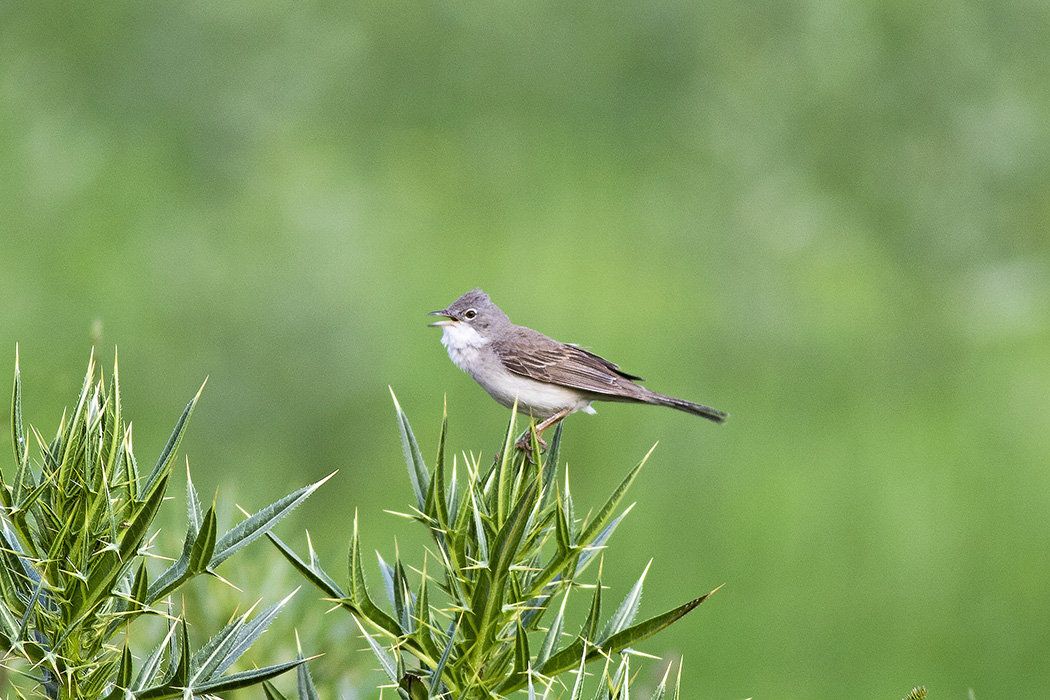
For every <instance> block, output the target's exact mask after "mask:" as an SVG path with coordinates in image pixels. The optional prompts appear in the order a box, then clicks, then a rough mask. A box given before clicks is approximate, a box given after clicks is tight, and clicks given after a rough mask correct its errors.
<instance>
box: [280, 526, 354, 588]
mask: <svg viewBox="0 0 1050 700" xmlns="http://www.w3.org/2000/svg"><path fill="white" fill-rule="evenodd" d="M266 537H268V538H269V540H270V542H272V543H273V545H274V546H275V547H277V551H279V552H280V553H281V554H283V555H284V558H285V559H287V560H288V562H289V563H290V564H291V565H292V566H293V567H294V568H295V570H296V571H298V572H299V573H300V574H302V575H303V577H305V578H306V580H307V581H309V582H310V583H312V584H313V585H314V586H316V587H317V588H319V589H320V590H321V592H322V593H324V594H325V595H326V596H327V597H329V598H332V599H333V600H339V599H342V598H346V592H345V591H343V589H342V587H340V585H339V584H338V583H336V581H335V579H333V578H332V577H331V576H329V575H328V574H327V573H326V572H325V571H324V569H322V568H321V566H320V565H319V564H317V563H316V562H311V563H310V564H307V563H306V562H304V561H303V560H302V559H300V558H299V555H297V554H296V553H295V552H293V551H292V549H291V547H289V546H288V545H286V544H285V543H284V542H282V541H281V540H280V539H278V537H277V535H275V534H273V533H272V532H267V533H266ZM312 552H313V548H312V547H311V553H312ZM311 559H312V557H311Z"/></svg>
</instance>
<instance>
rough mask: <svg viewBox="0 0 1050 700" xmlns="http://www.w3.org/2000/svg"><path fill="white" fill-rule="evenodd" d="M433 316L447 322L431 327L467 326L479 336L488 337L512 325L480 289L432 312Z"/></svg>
mask: <svg viewBox="0 0 1050 700" xmlns="http://www.w3.org/2000/svg"><path fill="white" fill-rule="evenodd" d="M430 315H431V316H444V317H445V319H446V320H444V321H435V322H434V323H431V324H430V325H431V326H443V327H446V328H449V327H453V326H457V325H459V324H466V325H468V326H470V327H471V328H473V329H474V330H475V331H477V332H478V334H480V335H482V336H487V335H488V334H489V333H490V332H491V331H492V330H493V329H495V328H499V327H501V326H504V325H507V324H509V323H510V319H509V318H507V314H505V313H503V312H502V311H501V310H500V308H499V307H498V306H496V305H495V304H493V303H492V302H491V301H489V295H488V294H486V293H485V292H483V291H481V290H480V289H472V290H470V291H469V292H467V293H466V294H464V295H463V296H461V297H460V298H459V299H456V300H455V301H454V302H452V303H451V304H450V305H449V306H448V307H447V308H444V309H441V310H440V311H431V312H430Z"/></svg>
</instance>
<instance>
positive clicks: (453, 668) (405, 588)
mask: <svg viewBox="0 0 1050 700" xmlns="http://www.w3.org/2000/svg"><path fill="white" fill-rule="evenodd" d="M394 403H395V407H396V410H397V418H398V423H399V426H400V430H401V437H402V443H403V448H404V453H405V457H406V461H407V464H408V473H409V477H410V479H409V480H410V482H411V485H412V490H413V494H414V497H415V503H414V507H413V508H412V512H411V513H408V514H405V517H408V518H411V519H412V520H414V521H416V522H418V523H419V524H421V525H422V526H423V527H425V528H426V529H427V530H428V532H429V534H430V536H431V538H432V539H433V542H434V549H433V550H428V551H430V552H432V554H430V555H426V556H424V557H423V561H422V563H420V564H417V565H415V566H414V567H413V566H412V565H411V564H409V563H407V562H406V561H404V560H402V559H401V557H400V555H398V556H396V557H395V558H394V560H393V562H392V563H387V562H386V561H384V560H383V559H382V558H380V559H379V567H380V571H381V573H382V578H383V583H384V588H385V590H386V597H387V599H388V602H389V604H390V607H389V608H388V609H387V610H384V609H382V608H381V607H380V606H379V605H377V604H376V603H375V601H374V597H373V595H372V593H371V592H370V591H369V589H368V587H367V586H366V584H365V575H364V564H363V562H362V555H361V550H362V543H361V541H360V538H359V537H358V533H357V519H356V517H355V520H354V532H353V536H352V539H351V544H350V561H349V568H350V571H349V583H348V587H347V589H345V590H344V588H343V587H342V586H340V585H339V584H338V583H337V582H336V581H335V579H333V577H332V576H330V575H329V574H328V573H327V572H326V571H325V570H324V569H323V568H322V566H321V564H320V562H319V561H318V558H317V555H316V553H315V552H314V550H313V547H312V545H308V548H309V550H308V556H307V557H306V558H302V557H300V556H298V555H297V554H295V552H293V551H292V550H291V549H290V548H289V547H288V546H287V545H285V544H284V543H283V542H281V541H280V540H279V539H278V538H277V537H275V536H274V535H273V534H268V537H269V538H270V539H271V540H272V541H273V542H274V543H275V545H276V546H277V547H278V548H279V549H280V551H281V552H282V553H283V554H284V555H285V557H287V559H288V560H289V561H290V562H291V563H292V565H293V566H295V568H296V569H298V570H299V571H300V572H301V573H302V574H303V575H304V576H305V577H306V578H307V579H308V580H309V581H310V582H311V583H313V584H314V585H315V586H316V587H317V588H319V589H320V590H321V591H323V592H324V594H325V596H326V597H328V598H330V599H331V600H334V601H336V602H337V603H338V604H339V605H340V606H341V607H343V608H344V609H346V610H347V611H349V612H350V614H351V615H352V617H353V619H354V622H355V624H356V625H357V627H358V628H359V629H360V631H361V633H362V634H363V635H364V638H365V639H366V640H367V643H368V645H369V646H370V647H371V649H372V651H373V653H374V654H375V656H376V658H377V659H378V660H379V662H380V666H381V667H382V669H383V671H384V672H385V673H386V675H387V676H388V677H389V679H390V683H391V685H392V686H394V687H396V688H397V692H398V693H399V695H401V696H402V697H405V698H411V699H412V700H421V699H423V698H445V699H447V698H455V699H456V700H469V699H474V698H479V699H480V698H501V697H506V696H507V695H509V694H511V693H514V692H516V691H519V690H524V691H525V692H527V693H528V696H529V697H530V698H534V697H537V695H538V694H542V696H543V697H546V696H547V695H548V694H550V693H552V692H553V694H554V696H555V697H557V696H559V693H560V691H558V690H556V688H560V687H564V688H566V689H567V688H568V687H569V686H570V685H571V697H572V698H579V697H581V694H582V692H583V679H584V669H585V667H586V666H587V664H589V663H590V662H592V661H596V660H602V661H604V662H605V663H604V670H603V672H602V674H601V681H600V685H599V689H598V694H597V695H596V696H595V697H597V698H599V699H602V698H623V699H626V698H628V687H629V680H630V672H629V665H630V661H629V653H630V649H631V647H632V646H633V645H635V644H637V643H639V642H641V641H642V640H644V639H646V638H648V637H650V636H652V635H653V634H655V633H657V632H659V631H660V630H662V629H664V628H666V627H667V626H669V625H670V624H672V623H673V622H675V621H676V620H679V619H680V618H682V617H683V616H684V615H686V614H687V613H689V612H690V611H692V610H693V609H695V608H696V607H697V606H698V605H700V603H702V602H703V601H704V600H705V599H706V598H707V595H702V596H699V597H696V598H693V599H692V600H689V601H687V602H685V603H684V604H682V605H681V606H679V607H677V608H675V609H673V610H670V611H668V612H665V613H663V614H662V615H657V616H655V617H652V618H650V619H648V620H645V621H644V622H635V617H636V615H637V613H638V608H639V603H640V600H641V594H642V583H643V580H644V578H645V573H644V572H643V573H642V575H641V576H640V577H639V578H638V580H637V582H636V583H635V584H634V586H633V587H632V588H631V590H630V591H629V592H627V594H626V595H625V596H624V597H623V599H622V601H621V602H619V605H617V606H616V607H614V608H613V609H612V612H611V613H607V612H606V608H605V594H604V590H603V586H602V582H601V567H600V566H599V567H598V569H599V571H598V576H597V578H596V580H594V581H593V582H586V583H585V582H584V578H583V574H584V572H585V571H586V570H587V569H588V568H589V567H590V566H591V565H592V564H593V563H594V562H595V561H600V559H601V556H600V552H601V551H602V549H603V548H604V547H606V545H607V543H608V541H609V538H610V536H611V535H612V534H613V531H614V530H616V527H617V526H618V525H619V524H620V522H621V521H622V519H623V518H624V516H625V515H626V513H627V511H629V510H630V508H629V507H628V508H624V509H623V510H621V509H620V508H621V505H622V502H623V499H624V497H625V495H626V493H627V490H628V488H629V487H630V486H631V484H632V482H633V481H634V480H635V478H636V477H637V475H638V473H639V470H640V469H641V467H642V465H643V464H644V463H645V459H643V460H642V461H641V462H640V463H639V464H638V465H637V466H635V467H634V468H633V469H631V470H630V471H629V472H628V473H627V475H626V476H625V477H624V479H623V481H622V482H621V483H620V485H619V486H618V487H617V488H616V489H615V490H614V491H613V493H612V495H610V496H609V498H608V499H607V500H606V501H605V503H604V504H603V505H602V506H601V507H600V508H599V509H598V510H597V511H595V512H594V513H593V515H589V516H588V517H585V518H583V519H582V520H580V519H578V518H577V516H576V511H575V503H574V500H573V496H572V493H571V491H570V488H569V476H568V471H567V469H562V470H561V472H560V473H559V467H558V453H559V446H560V444H561V426H560V425H559V426H558V428H557V429H556V432H555V434H554V438H553V439H552V441H551V445H550V448H549V450H548V451H547V453H546V454H545V455H543V454H540V450H539V447H538V444H537V440H536V436H535V433H534V432H533V433H532V434H531V443H532V448H531V450H528V451H526V450H516V449H514V448H513V445H514V444H515V443H514V440H513V436H514V420H513V417H512V419H511V423H510V426H509V428H508V430H507V433H506V436H505V440H504V444H503V450H502V452H501V453H500V456H499V457H498V458H497V459H496V460H495V461H494V462H493V464H492V465H491V466H488V467H484V466H483V465H482V464H481V463H480V462H479V460H478V459H477V458H474V457H465V458H464V461H463V462H462V466H463V471H465V472H466V474H465V478H464V479H463V480H462V483H461V479H460V473H459V472H460V464H461V463H460V461H459V460H458V459H457V458H453V460H452V462H451V464H450V463H449V461H448V460H447V459H446V457H445V435H446V429H447V425H448V421H447V416H446V417H445V418H444V419H443V420H442V425H441V434H440V438H439V441H438V450H437V457H436V459H435V462H434V469H433V472H431V471H430V470H429V469H428V468H427V466H426V464H425V463H424V460H423V457H422V455H421V453H420V450H419V446H418V444H417V442H416V439H415V436H414V435H413V433H412V429H411V427H410V425H409V422H408V419H407V417H406V416H405V414H404V412H403V411H402V410H401V407H400V406H399V405H397V401H396V399H395V400H394ZM646 458H648V455H646ZM647 568H648V567H647ZM409 571H413V572H416V576H415V577H416V578H417V582H416V583H415V584H413V583H412V582H411V580H410V576H409ZM581 590H583V591H584V593H583V594H584V595H587V596H589V599H590V604H589V606H588V608H587V610H588V612H587V613H586V617H585V619H584V620H583V621H582V623H580V624H579V626H578V627H577V626H575V625H572V626H570V625H569V623H568V622H567V620H566V602H567V600H568V598H569V596H570V594H571V593H572V592H573V591H581ZM708 595H709V594H708ZM572 671H575V672H576V678H575V680H574V681H572V682H571V683H564V682H562V683H559V682H556V679H557V677H558V676H560V675H562V674H564V673H566V672H572ZM665 678H666V676H665ZM664 692H665V684H663V683H661V685H660V686H659V688H658V689H657V691H656V697H662V696H663V694H664ZM677 693H678V685H677V684H676V685H675V688H674V694H675V695H676V696H677Z"/></svg>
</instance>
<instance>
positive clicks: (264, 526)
mask: <svg viewBox="0 0 1050 700" xmlns="http://www.w3.org/2000/svg"><path fill="white" fill-rule="evenodd" d="M333 476H335V472H332V473H331V474H329V475H328V476H326V477H325V478H323V479H321V480H320V481H317V482H315V483H313V484H310V485H309V486H304V487H302V488H301V489H298V490H297V491H293V492H292V493H290V494H288V495H287V496H285V497H284V498H281V499H279V500H277V501H275V502H273V503H271V504H270V505H268V506H267V507H265V508H263V509H262V510H260V511H259V512H257V513H255V514H254V515H252V516H251V517H249V518H247V519H246V520H243V521H242V522H240V523H239V524H238V525H237V526H236V527H234V528H233V529H232V530H230V531H229V532H227V533H226V534H225V535H223V536H222V538H221V539H219V541H218V542H216V543H215V553H214V555H213V556H212V558H211V561H209V562H208V569H209V570H214V569H215V567H217V566H218V565H219V564H221V563H222V562H224V561H226V560H227V559H228V558H229V557H230V556H232V555H233V553H234V552H236V551H237V550H238V549H240V548H241V547H243V546H244V545H246V544H248V543H249V542H251V541H253V540H255V539H256V538H257V537H261V536H262V535H264V534H265V533H266V532H267V531H268V530H269V529H270V528H272V527H273V526H274V525H276V524H277V523H278V521H280V520H281V518H283V517H284V516H286V515H288V514H289V513H291V512H292V510H294V509H295V507H296V506H298V505H299V504H300V503H302V502H303V501H305V500H306V499H307V498H309V497H310V495H311V494H312V493H313V492H314V491H316V490H317V489H319V488H320V487H321V484H323V483H324V482H326V481H328V480H329V479H331V478H332V477H333Z"/></svg>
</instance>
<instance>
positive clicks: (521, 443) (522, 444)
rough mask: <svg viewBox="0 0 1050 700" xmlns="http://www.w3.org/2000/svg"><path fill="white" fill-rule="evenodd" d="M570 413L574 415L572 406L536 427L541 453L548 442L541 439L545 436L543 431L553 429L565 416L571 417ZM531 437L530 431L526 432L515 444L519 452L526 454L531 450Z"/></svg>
mask: <svg viewBox="0 0 1050 700" xmlns="http://www.w3.org/2000/svg"><path fill="white" fill-rule="evenodd" d="M570 413H572V407H571V406H570V407H569V408H564V409H562V410H560V411H558V412H557V413H555V414H554V415H553V416H551V417H550V418H548V419H546V420H545V421H543V422H541V423H540V424H539V425H537V426H536V440H538V441H539V443H540V451H541V452H542V451H544V450H546V449H547V442H546V441H545V440H544V439H543V438H542V437H541V435H542V434H543V431H544V430H546V429H547V428H549V427H551V426H552V425H554V424H555V423H557V422H558V421H560V420H561V419H562V418H564V417H565V416H567V415H569V414H570ZM529 437H530V435H529V431H525V434H524V435H522V437H521V439H520V440H518V441H517V442H516V443H514V447H516V448H517V449H519V450H524V451H525V452H526V453H528V451H529V448H530V447H531V444H530V441H529Z"/></svg>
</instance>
